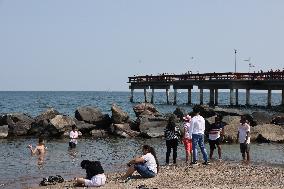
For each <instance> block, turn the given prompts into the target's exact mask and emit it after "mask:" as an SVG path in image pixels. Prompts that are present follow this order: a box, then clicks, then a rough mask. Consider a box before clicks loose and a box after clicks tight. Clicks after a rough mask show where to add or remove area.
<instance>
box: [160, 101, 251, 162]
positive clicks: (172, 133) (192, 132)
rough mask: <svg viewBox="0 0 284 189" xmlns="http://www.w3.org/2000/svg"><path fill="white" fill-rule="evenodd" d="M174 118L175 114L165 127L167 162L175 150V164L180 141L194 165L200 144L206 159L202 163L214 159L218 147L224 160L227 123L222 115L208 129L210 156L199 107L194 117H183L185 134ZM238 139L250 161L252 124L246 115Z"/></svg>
mask: <svg viewBox="0 0 284 189" xmlns="http://www.w3.org/2000/svg"><path fill="white" fill-rule="evenodd" d="M174 120H175V116H171V117H170V118H169V121H168V124H167V126H166V128H165V139H166V146H167V152H166V164H169V158H170V154H171V151H173V164H176V159H177V147H178V144H179V141H181V142H182V143H183V144H184V147H185V154H186V157H185V161H186V162H189V161H190V163H191V164H192V165H196V164H197V161H198V146H199V148H200V151H201V153H202V157H203V160H204V162H203V163H202V164H204V165H208V164H209V159H213V153H214V150H215V149H216V148H217V149H218V159H219V160H222V148H221V143H222V141H223V136H224V127H225V123H224V122H222V117H221V116H220V115H217V116H216V117H215V122H214V123H213V124H211V125H210V127H209V129H208V143H209V146H210V153H209V157H208V154H207V151H206V148H205V145H204V137H205V119H204V118H203V117H202V116H201V115H200V109H199V107H195V108H193V117H191V116H189V115H186V116H185V117H183V121H184V124H183V134H181V133H182V132H181V131H180V129H179V127H178V126H177V125H176V123H175V121H174ZM237 140H238V141H239V143H240V151H241V154H242V158H243V161H246V162H249V161H250V153H249V151H250V147H249V144H250V125H249V122H248V121H247V119H246V117H245V116H241V120H240V124H239V126H238V134H237Z"/></svg>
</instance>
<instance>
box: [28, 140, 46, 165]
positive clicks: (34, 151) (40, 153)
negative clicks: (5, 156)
mask: <svg viewBox="0 0 284 189" xmlns="http://www.w3.org/2000/svg"><path fill="white" fill-rule="evenodd" d="M28 148H29V149H30V151H31V155H35V154H37V155H38V164H39V165H40V164H42V163H43V161H44V155H45V151H46V147H45V146H44V141H43V138H42V137H40V138H39V139H38V144H37V146H36V147H35V148H34V149H33V146H32V145H31V144H30V145H29V146H28Z"/></svg>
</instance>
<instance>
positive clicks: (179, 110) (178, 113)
mask: <svg viewBox="0 0 284 189" xmlns="http://www.w3.org/2000/svg"><path fill="white" fill-rule="evenodd" d="M173 113H174V114H175V115H176V116H177V117H178V118H179V119H180V120H183V117H184V116H185V115H186V112H185V110H184V109H183V108H181V107H177V108H176V109H175V111H174V112H173Z"/></svg>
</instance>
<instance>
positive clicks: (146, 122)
mask: <svg viewBox="0 0 284 189" xmlns="http://www.w3.org/2000/svg"><path fill="white" fill-rule="evenodd" d="M138 119H139V120H140V121H139V123H140V125H139V128H140V132H141V136H143V137H146V138H156V137H162V136H164V129H165V127H166V125H167V123H168V119H167V118H164V117H149V116H143V117H140V118H138Z"/></svg>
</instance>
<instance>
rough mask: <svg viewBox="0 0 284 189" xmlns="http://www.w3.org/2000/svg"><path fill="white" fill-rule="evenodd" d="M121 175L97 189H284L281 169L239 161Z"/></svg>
mask: <svg viewBox="0 0 284 189" xmlns="http://www.w3.org/2000/svg"><path fill="white" fill-rule="evenodd" d="M122 174H123V173H107V174H106V175H107V183H106V185H104V186H102V187H100V188H101V189H109V188H113V189H115V188H117V189H118V188H121V189H122V188H141V189H142V188H144V189H146V188H149V189H150V188H151V189H153V188H176V189H178V188H214V189H217V188H226V189H229V188H246V189H248V188H263V189H264V188H279V189H280V188H284V168H283V166H281V167H279V166H277V167H275V166H273V167H272V166H267V165H247V164H243V163H241V162H223V161H221V162H219V161H213V162H211V164H210V165H207V166H206V165H202V164H199V165H195V166H190V165H187V164H185V163H181V164H178V165H175V166H174V165H170V166H161V167H160V172H159V174H158V175H157V176H156V177H155V178H150V179H144V178H141V177H140V176H138V175H137V174H134V175H133V177H134V178H132V179H130V180H129V181H128V182H126V183H123V182H122V181H121V180H119V179H117V178H119V177H120V176H122ZM143 186H144V187H143ZM44 188H45V189H47V188H49V189H53V188H54V189H55V188H62V189H63V188H64V189H67V188H69V189H70V188H84V187H74V186H73V182H72V181H66V182H64V183H61V184H57V185H52V186H43V187H36V189H44ZM85 188H86V187H85Z"/></svg>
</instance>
